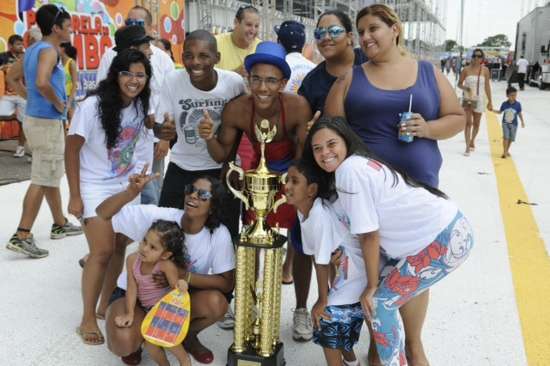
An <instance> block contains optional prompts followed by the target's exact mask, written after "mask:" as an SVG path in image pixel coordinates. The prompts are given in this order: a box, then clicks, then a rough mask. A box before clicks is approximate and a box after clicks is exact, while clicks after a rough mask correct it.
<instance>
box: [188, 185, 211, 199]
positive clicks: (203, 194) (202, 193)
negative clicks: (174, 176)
mask: <svg viewBox="0 0 550 366" xmlns="http://www.w3.org/2000/svg"><path fill="white" fill-rule="evenodd" d="M195 192H197V195H198V196H199V199H200V200H201V201H205V202H206V201H208V200H209V199H211V198H212V193H211V192H210V191H207V190H206V189H200V188H197V187H195V186H194V185H192V184H188V185H186V186H185V190H184V193H185V194H186V195H187V194H193V193H195Z"/></svg>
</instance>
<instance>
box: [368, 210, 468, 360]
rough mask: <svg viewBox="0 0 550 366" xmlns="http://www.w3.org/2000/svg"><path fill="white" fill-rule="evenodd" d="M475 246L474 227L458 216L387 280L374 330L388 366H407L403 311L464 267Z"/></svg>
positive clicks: (382, 287)
mask: <svg viewBox="0 0 550 366" xmlns="http://www.w3.org/2000/svg"><path fill="white" fill-rule="evenodd" d="M473 242H474V241H473V234H472V229H471V227H470V224H469V223H468V221H467V220H466V218H465V217H464V216H463V215H462V213H460V212H458V214H457V215H456V217H455V218H454V219H453V221H452V222H451V223H450V224H449V225H448V226H447V227H446V228H445V229H444V230H443V231H442V232H441V233H440V234H439V235H438V236H437V238H436V239H435V240H434V241H433V242H432V243H431V244H430V245H428V246H427V247H426V248H424V249H423V250H421V251H420V252H419V253H418V254H415V255H412V256H409V257H406V258H403V259H401V260H399V262H398V263H397V265H395V267H393V268H392V269H391V270H390V271H389V273H388V274H387V276H385V277H383V279H382V281H381V282H380V285H379V287H378V290H377V291H376V293H375V294H374V309H375V314H374V316H373V319H372V328H373V331H374V341H375V343H376V348H377V349H378V353H379V355H380V360H381V361H382V364H383V365H384V366H403V365H407V358H406V357H405V332H404V329H403V323H402V320H401V316H400V315H399V308H400V307H401V306H402V305H404V304H405V303H407V302H408V301H409V300H410V299H411V298H413V297H414V296H416V295H418V294H420V293H422V292H423V291H425V290H426V289H428V288H429V287H430V286H432V285H434V284H435V283H436V282H438V281H439V280H441V279H442V278H443V277H445V276H446V275H448V274H449V273H451V272H452V271H453V270H455V269H456V268H457V267H458V266H460V265H461V264H462V263H463V262H464V261H465V260H466V258H467V257H468V255H469V254H470V250H471V249H472V246H473ZM382 272H384V270H382Z"/></svg>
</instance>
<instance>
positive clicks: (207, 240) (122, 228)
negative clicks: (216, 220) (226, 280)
mask: <svg viewBox="0 0 550 366" xmlns="http://www.w3.org/2000/svg"><path fill="white" fill-rule="evenodd" d="M183 213H184V211H183V210H179V209H176V208H166V207H157V206H155V205H133V206H124V207H123V208H122V209H121V210H120V212H119V213H117V214H116V215H115V216H113V218H112V219H111V222H112V225H113V230H114V232H115V233H121V234H124V235H126V236H127V237H128V238H130V239H131V240H133V241H136V242H138V241H141V240H142V239H143V238H144V237H145V234H147V231H148V230H149V228H150V227H151V225H152V224H153V223H154V222H155V221H157V220H166V221H172V222H175V223H177V224H178V225H180V224H181V218H182V217H183ZM185 245H186V247H187V252H188V254H189V258H190V261H191V263H190V266H191V267H190V271H191V272H193V273H198V274H218V273H224V272H227V271H231V270H232V269H234V268H235V250H234V249H233V242H232V241H231V235H230V234H229V230H227V228H226V227H225V225H223V224H221V225H220V226H219V227H217V228H216V229H214V231H213V232H212V233H210V230H209V229H208V228H203V229H202V230H201V231H200V232H199V233H197V234H185Z"/></svg>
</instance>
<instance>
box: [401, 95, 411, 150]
mask: <svg viewBox="0 0 550 366" xmlns="http://www.w3.org/2000/svg"><path fill="white" fill-rule="evenodd" d="M412 100H413V95H412V93H411V95H410V97H409V111H408V112H402V113H400V114H399V116H400V117H401V120H400V121H399V124H398V125H397V139H398V140H399V141H402V142H406V143H410V142H413V140H414V136H413V135H411V134H410V133H409V132H407V131H406V130H405V131H404V130H403V127H405V125H406V123H407V121H409V120H411V119H412V116H413V114H412Z"/></svg>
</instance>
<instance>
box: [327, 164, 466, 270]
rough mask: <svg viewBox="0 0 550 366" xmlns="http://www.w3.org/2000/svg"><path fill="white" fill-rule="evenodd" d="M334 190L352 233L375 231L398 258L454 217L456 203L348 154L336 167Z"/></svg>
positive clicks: (423, 244) (388, 251)
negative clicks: (395, 178) (413, 185)
mask: <svg viewBox="0 0 550 366" xmlns="http://www.w3.org/2000/svg"><path fill="white" fill-rule="evenodd" d="M336 190H337V193H338V199H339V200H340V202H341V204H342V206H343V208H344V210H343V213H344V215H345V218H344V220H345V222H346V223H347V225H349V230H350V232H351V233H352V234H353V235H357V234H364V233H369V232H373V231H377V230H378V231H379V233H380V247H381V249H382V250H383V251H384V252H385V254H386V255H387V256H388V257H390V258H397V259H401V258H404V257H406V256H409V255H413V254H416V253H418V252H419V251H420V250H422V249H424V248H425V247H426V246H428V245H429V244H430V243H431V242H432V241H433V240H434V239H435V238H436V237H437V235H438V234H439V233H440V232H441V231H442V230H443V229H444V228H445V227H447V225H449V223H450V222H451V221H452V220H453V219H454V217H455V216H456V213H457V207H456V205H455V204H454V203H453V202H451V201H449V200H446V199H443V198H440V197H437V196H435V195H433V194H431V193H430V192H428V191H427V190H425V189H424V188H415V187H411V186H409V185H408V184H407V183H405V181H404V180H403V178H402V177H401V176H400V175H399V174H397V181H394V177H393V175H392V172H391V171H390V170H389V169H388V168H387V167H386V166H383V165H381V164H380V163H378V162H376V161H374V160H370V159H367V158H364V157H361V156H357V155H353V156H350V157H349V158H347V159H346V160H344V162H342V164H340V166H339V167H338V168H337V169H336Z"/></svg>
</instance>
